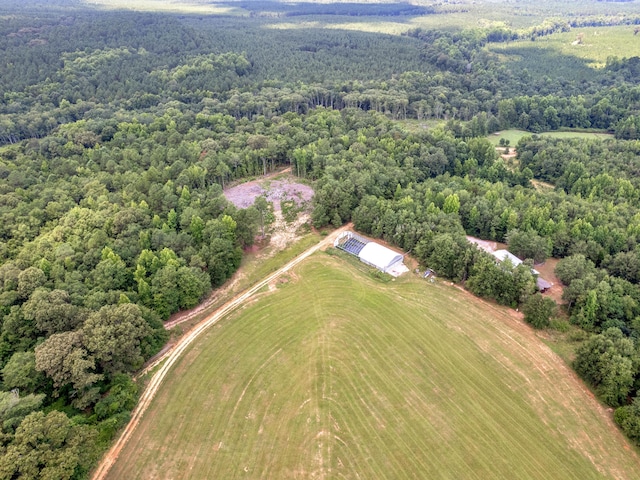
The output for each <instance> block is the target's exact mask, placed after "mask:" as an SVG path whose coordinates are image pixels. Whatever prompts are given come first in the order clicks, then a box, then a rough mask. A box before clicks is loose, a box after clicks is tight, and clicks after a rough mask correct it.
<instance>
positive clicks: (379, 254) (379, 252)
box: [333, 232, 409, 277]
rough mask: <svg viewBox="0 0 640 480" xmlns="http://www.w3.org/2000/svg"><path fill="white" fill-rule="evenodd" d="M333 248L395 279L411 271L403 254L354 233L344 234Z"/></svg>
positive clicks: (337, 239) (339, 236) (334, 243)
mask: <svg viewBox="0 0 640 480" xmlns="http://www.w3.org/2000/svg"><path fill="white" fill-rule="evenodd" d="M333 246H334V247H336V248H339V249H340V250H344V251H345V252H347V253H350V254H351V255H354V256H356V257H358V258H359V259H360V261H361V262H363V263H366V264H367V265H371V266H372V267H375V268H377V269H378V270H380V271H381V272H384V273H388V274H390V275H393V276H394V277H397V276H399V275H402V274H403V273H405V272H408V271H409V270H408V268H407V267H406V265H405V264H404V263H403V261H404V256H403V255H402V254H400V253H398V252H394V251H393V250H391V249H390V248H387V247H383V246H382V245H380V244H379V243H376V242H371V241H369V240H368V239H367V238H364V237H361V236H360V235H358V234H356V233H353V232H342V233H341V234H340V235H338V238H336V240H335V242H333Z"/></svg>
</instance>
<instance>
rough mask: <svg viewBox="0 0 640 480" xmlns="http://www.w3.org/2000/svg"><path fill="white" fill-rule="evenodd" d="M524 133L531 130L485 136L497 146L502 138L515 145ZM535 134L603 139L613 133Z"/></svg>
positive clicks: (508, 131)
mask: <svg viewBox="0 0 640 480" xmlns="http://www.w3.org/2000/svg"><path fill="white" fill-rule="evenodd" d="M526 135H533V133H531V132H526V131H524V130H515V129H513V130H503V131H501V132H497V133H492V134H491V135H489V136H488V137H487V138H488V139H489V141H490V142H491V143H492V144H493V145H496V146H498V144H499V142H500V139H501V138H504V139H505V140H509V146H510V147H515V146H516V144H517V143H518V142H519V141H520V139H521V138H522V137H524V136H526ZM537 135H544V136H545V137H553V138H585V139H595V138H599V139H601V140H602V139H605V138H613V135H611V134H610V133H594V132H543V133H538V134H537Z"/></svg>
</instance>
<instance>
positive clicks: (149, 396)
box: [92, 224, 353, 480]
mask: <svg viewBox="0 0 640 480" xmlns="http://www.w3.org/2000/svg"><path fill="white" fill-rule="evenodd" d="M351 228H353V226H352V225H351V224H348V225H345V226H343V227H341V228H339V229H338V230H336V231H335V232H333V233H332V234H331V235H329V236H328V237H327V238H324V239H323V240H321V241H320V242H319V243H317V244H316V245H314V246H313V247H310V248H309V249H307V250H305V251H304V252H303V253H301V254H300V255H298V256H297V257H296V258H294V259H293V260H291V261H290V262H289V263H287V264H286V265H285V266H283V267H282V268H280V269H278V270H276V271H275V272H274V273H272V274H271V275H269V276H268V277H266V278H264V279H263V280H262V281H260V282H258V283H256V284H255V285H254V286H253V287H251V288H249V289H247V290H245V291H244V292H243V293H241V294H239V295H237V296H236V297H234V298H233V299H232V300H230V301H229V302H227V303H226V304H225V305H223V306H222V307H220V308H219V309H218V310H216V311H215V312H213V313H211V315H209V316H207V317H206V318H205V319H203V320H202V321H201V322H200V323H198V324H197V325H196V326H195V327H194V328H193V329H192V330H191V331H190V332H189V333H187V335H185V336H184V337H182V338H181V339H180V341H179V342H178V343H176V344H175V345H174V346H173V347H172V348H171V349H170V350H168V351H167V352H166V353H165V354H164V355H162V356H161V357H159V358H158V359H156V361H155V362H153V363H152V364H150V365H149V366H147V368H146V370H147V371H148V370H150V369H152V368H154V367H155V366H156V365H158V364H159V363H160V362H162V361H163V360H165V359H166V362H165V363H164V364H163V365H162V367H161V368H160V369H159V370H158V371H157V372H156V374H155V375H154V376H153V377H152V378H151V381H150V382H149V384H148V385H147V388H146V389H145V390H144V392H143V394H142V395H141V396H140V400H139V401H138V404H137V405H136V408H135V409H134V410H133V412H132V413H131V420H129V423H128V424H127V426H126V427H125V429H124V430H123V431H122V433H121V435H120V437H119V438H118V440H117V441H116V442H115V443H114V444H113V445H112V447H111V448H110V449H109V451H108V452H107V454H106V455H105V456H104V457H103V459H102V461H101V462H100V464H99V465H98V467H97V468H96V470H95V472H94V473H93V476H92V479H93V480H102V479H104V478H105V477H106V475H107V473H108V472H109V469H110V468H111V466H112V465H113V464H114V462H115V461H116V459H117V458H118V454H119V453H120V451H121V450H122V448H123V447H124V446H125V444H126V443H127V440H129V438H130V437H131V434H132V433H133V431H134V430H135V428H136V427H137V426H138V423H139V422H140V419H141V418H142V416H143V415H144V412H145V411H146V410H147V407H148V406H149V404H150V403H151V400H153V397H154V396H155V394H156V392H157V391H158V389H159V388H160V386H161V384H162V381H163V380H164V377H165V376H166V375H167V372H168V371H169V370H170V369H171V367H172V366H173V364H174V363H175V362H176V361H177V360H178V358H179V357H180V355H182V354H183V353H184V351H185V350H186V349H187V347H189V345H191V343H192V342H193V341H194V340H195V339H196V338H198V336H199V335H200V334H201V333H202V332H204V331H205V330H206V329H207V328H209V327H210V326H211V325H214V324H215V323H217V322H218V321H219V320H220V319H221V318H223V317H225V316H226V315H227V314H229V313H231V312H232V311H233V310H235V309H236V308H238V307H239V306H241V305H242V304H243V303H244V302H246V301H247V300H248V299H249V297H251V296H252V295H253V294H254V293H256V292H257V291H258V290H260V289H261V288H262V287H264V286H265V285H268V284H269V282H272V281H273V280H275V279H276V278H278V277H279V276H280V275H282V274H283V273H285V272H287V271H288V270H290V269H291V268H293V267H295V266H296V265H297V264H298V263H300V262H302V261H303V260H304V259H305V258H307V257H308V256H309V255H311V254H313V253H315V252H316V251H318V250H320V249H321V248H322V247H325V246H327V245H332V244H333V240H334V239H335V237H336V236H337V235H338V234H340V233H341V232H343V231H346V230H349V229H351Z"/></svg>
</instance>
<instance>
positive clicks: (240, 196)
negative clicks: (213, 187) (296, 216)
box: [224, 178, 313, 211]
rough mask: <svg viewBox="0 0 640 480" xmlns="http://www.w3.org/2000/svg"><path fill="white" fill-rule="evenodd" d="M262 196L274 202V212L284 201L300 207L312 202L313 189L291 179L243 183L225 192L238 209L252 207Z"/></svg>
mask: <svg viewBox="0 0 640 480" xmlns="http://www.w3.org/2000/svg"><path fill="white" fill-rule="evenodd" d="M261 195H265V196H266V197H267V201H268V202H273V208H274V210H276V211H280V202H281V201H282V200H293V201H295V202H296V204H297V205H300V204H302V203H305V202H308V201H309V200H311V198H312V197H313V189H312V188H311V187H310V186H309V185H304V184H302V183H296V182H294V181H293V179H289V178H287V179H284V180H270V179H268V178H263V179H259V180H254V181H252V182H246V183H241V184H240V185H236V186H235V187H231V188H229V189H228V190H225V192H224V196H225V197H226V198H227V200H229V201H230V202H231V203H233V204H234V205H235V206H236V207H238V208H247V207H250V206H251V205H253V202H255V200H256V198H257V197H259V196H261Z"/></svg>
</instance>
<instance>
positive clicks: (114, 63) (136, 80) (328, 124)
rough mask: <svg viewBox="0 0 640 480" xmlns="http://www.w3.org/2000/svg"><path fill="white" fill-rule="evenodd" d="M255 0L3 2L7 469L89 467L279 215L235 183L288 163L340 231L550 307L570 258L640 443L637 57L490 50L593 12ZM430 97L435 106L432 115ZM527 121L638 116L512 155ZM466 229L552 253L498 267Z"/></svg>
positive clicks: (611, 382)
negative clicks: (526, 55) (174, 342)
mask: <svg viewBox="0 0 640 480" xmlns="http://www.w3.org/2000/svg"><path fill="white" fill-rule="evenodd" d="M245 3H246V5H244V7H246V8H248V7H251V8H253V9H254V11H255V12H257V13H260V12H263V11H265V10H268V11H269V12H271V13H273V14H274V15H261V14H255V15H253V14H252V15H250V16H247V17H243V18H233V17H210V16H197V15H192V16H178V15H159V14H150V13H132V12H126V13H122V12H116V11H96V10H88V9H83V8H82V7H80V6H79V4H77V3H76V2H74V1H71V0H70V1H68V2H58V5H59V6H58V7H51V6H49V7H47V8H46V9H42V8H35V6H34V5H36V3H34V4H31V3H27V4H26V6H25V7H24V8H23V9H19V8H18V7H19V6H18V5H17V4H11V3H9V4H7V5H5V6H4V7H0V10H2V11H1V12H0V13H2V16H0V52H2V53H1V54H0V144H1V145H2V146H1V147H0V218H1V221H0V239H1V241H0V323H1V328H0V370H1V376H2V377H1V378H2V384H1V387H2V389H1V391H0V405H2V408H1V409H0V417H1V420H2V423H1V424H0V432H1V435H0V478H8V479H12V478H40V477H42V478H58V479H68V478H77V479H79V478H86V477H87V475H88V472H89V471H90V469H91V467H92V465H93V464H94V462H95V461H96V459H97V458H98V456H99V455H100V454H101V452H102V451H103V450H104V448H105V447H106V446H107V445H108V444H109V442H110V441H111V439H112V437H113V435H114V434H115V433H116V432H117V430H118V429H119V428H120V427H121V426H122V425H123V424H124V423H125V422H126V421H127V419H128V415H129V412H130V410H131V409H132V407H133V406H134V405H135V402H136V398H137V388H138V387H137V384H136V383H135V382H134V381H133V380H132V377H131V375H132V374H133V373H134V372H135V371H136V370H138V369H139V368H140V367H141V366H142V364H143V363H144V361H145V360H147V359H149V358H150V357H151V356H152V355H153V354H154V353H156V352H158V351H159V350H160V349H161V348H162V346H163V345H164V343H165V342H166V341H167V333H166V331H165V329H164V328H163V323H162V322H163V321H164V320H166V319H167V318H168V317H169V316H170V315H171V314H172V313H175V312H177V311H179V310H181V309H187V308H191V307H193V306H195V305H197V304H198V303H199V302H200V301H201V300H202V299H203V298H204V297H205V296H206V295H207V294H208V293H209V292H210V290H211V289H212V288H215V287H217V286H219V285H221V284H223V283H224V282H225V280H227V279H228V278H229V277H230V276H231V275H232V274H233V272H234V271H235V270H236V269H237V268H238V266H239V264H240V260H241V258H242V252H243V248H245V247H248V246H250V245H252V243H253V241H254V238H255V237H256V235H257V233H258V230H259V227H260V219H261V211H260V210H259V208H260V207H255V206H254V207H250V208H248V209H244V210H239V209H237V208H235V207H233V206H232V205H230V204H229V203H228V202H227V201H226V200H225V199H224V196H223V195H222V191H223V188H224V187H225V186H226V185H227V184H228V183H229V182H233V181H237V180H242V179H245V178H250V177H256V176H259V175H263V174H265V173H268V172H272V171H275V170H277V169H279V168H281V167H283V166H291V167H292V172H293V174H294V175H296V176H298V177H300V178H301V179H302V181H306V182H310V183H312V184H313V186H314V189H315V191H316V195H315V199H314V204H313V212H312V222H313V224H314V225H315V226H316V227H319V228H320V227H324V226H326V225H333V226H336V227H337V226H340V225H342V224H343V223H345V222H348V221H353V222H354V223H355V226H356V228H357V229H358V230H359V231H362V232H364V233H367V234H370V235H372V236H375V237H379V238H383V239H385V240H386V241H389V242H391V243H393V244H395V245H397V246H398V247H400V248H402V249H403V250H404V251H406V252H410V253H411V254H412V255H414V256H415V257H416V258H417V259H418V260H419V261H420V262H421V263H423V264H425V265H428V266H430V267H431V268H433V269H434V270H436V271H437V272H438V274H440V275H442V276H445V277H447V278H450V279H452V280H454V281H456V282H462V283H464V285H465V286H466V288H468V289H469V290H470V291H472V292H473V293H475V294H476V295H479V296H483V297H488V298H491V299H494V300H495V301H497V302H499V303H501V304H504V305H509V306H513V307H518V306H522V307H523V308H524V311H525V318H526V319H527V320H528V321H530V322H531V323H532V324H533V325H534V326H536V327H548V326H549V324H550V317H551V314H552V311H553V307H554V306H553V305H552V304H551V305H550V304H549V301H548V299H546V298H545V297H541V296H540V294H539V293H537V292H536V286H535V278H534V276H533V274H532V273H531V268H530V267H531V265H532V262H540V261H544V259H546V258H547V257H550V256H554V257H559V258H562V260H561V261H560V263H559V265H558V269H557V275H558V277H559V278H560V279H561V280H562V282H563V284H564V285H566V288H565V291H564V298H565V300H566V302H567V303H566V310H567V315H568V316H569V318H570V319H571V322H572V323H573V324H574V325H576V326H577V327H578V328H579V329H580V330H579V331H581V332H584V339H585V341H584V343H583V344H582V345H581V346H580V347H579V348H578V351H577V354H576V361H575V365H574V366H575V368H576V371H577V372H578V373H579V374H580V375H581V376H582V377H583V378H584V379H585V380H586V381H587V382H588V383H590V384H591V386H592V387H593V388H594V389H595V391H596V392H597V393H598V395H599V397H600V398H601V399H602V401H603V402H605V403H607V404H608V405H611V406H612V407H616V408H617V410H616V414H615V418H616V421H617V422H618V423H619V425H620V426H621V427H622V429H623V430H624V431H625V432H626V433H627V434H628V435H629V436H630V437H631V438H632V439H634V440H636V441H640V400H636V399H635V398H636V396H637V395H638V390H639V389H640V355H639V351H638V339H639V338H640V320H638V319H640V246H639V244H640V183H639V181H638V168H639V167H640V162H639V160H638V158H639V153H640V140H639V139H640V85H639V84H638V82H639V79H640V75H638V69H639V68H640V61H639V60H638V58H637V57H636V58H630V59H629V58H618V57H615V58H614V57H611V58H610V60H609V61H608V63H607V66H606V67H605V68H603V69H601V70H590V74H589V75H588V76H585V75H583V73H584V71H585V69H587V68H588V67H586V66H585V64H584V62H581V61H579V60H577V59H575V58H569V57H561V56H558V55H548V56H547V57H544V58H541V59H540V61H542V62H548V65H549V69H548V70H549V71H551V70H553V69H554V68H556V69H557V71H558V72H563V73H566V76H562V77H561V76H559V75H558V76H556V77H553V78H551V77H549V76H548V75H543V74H539V73H537V72H528V71H526V70H518V69H514V68H511V67H512V65H510V64H509V63H508V62H507V61H505V60H504V59H502V58H500V57H499V56H497V55H495V54H492V53H491V52H490V51H489V50H488V49H487V48H486V46H487V44H489V43H491V42H508V41H510V40H513V39H516V38H532V39H535V38H536V37H537V36H540V35H548V34H550V33H553V32H556V31H560V30H562V29H566V28H571V27H572V26H574V25H575V24H579V23H576V22H582V24H588V23H585V22H588V21H596V19H591V20H589V19H588V18H587V17H584V18H582V19H573V20H572V21H571V22H568V23H567V22H557V21H554V20H549V21H547V22H545V23H543V24H542V25H540V26H538V27H535V28H530V29H524V30H521V31H516V30H513V29H509V28H502V27H500V28H498V27H487V28H474V29H468V30H461V31H457V30H443V31H434V30H425V29H416V30H411V31H409V32H408V33H407V34H406V35H402V36H400V35H397V36H395V35H383V34H377V33H365V32H356V31H347V30H339V29H335V30H333V29H321V28H313V27H308V28H304V29H296V28H272V27H273V26H274V25H276V26H277V25H278V24H277V23H276V24H272V23H269V22H271V21H272V19H271V17H272V16H275V17H278V18H279V17H281V16H282V17H288V21H290V20H291V18H289V17H296V18H297V17H300V16H303V17H304V16H330V17H350V16H359V15H372V16H377V17H385V16H394V17H396V16H406V15H417V14H422V15H424V14H428V15H432V14H434V15H435V14H437V13H436V12H433V11H430V10H428V11H427V10H424V9H422V10H420V12H417V11H416V9H417V8H418V7H413V6H410V5H406V4H402V5H395V6H394V5H377V6H375V7H374V6H369V7H367V8H364V7H362V6H358V5H357V4H349V3H347V4H340V5H333V4H332V5H313V6H306V7H304V8H303V7H300V6H299V5H296V6H294V5H289V4H287V5H284V4H280V3H275V2H245ZM30 5H31V6H30ZM367 9H368V10H367ZM16 12H19V14H16ZM310 18H312V17H310ZM589 18H590V17H589ZM572 22H573V23H572ZM602 22H603V23H602V25H608V24H614V23H616V24H620V23H622V24H634V23H637V18H636V17H632V16H630V17H625V18H624V19H622V20H621V19H620V18H618V19H617V20H616V19H614V18H609V19H604V20H602ZM630 37H631V38H632V37H633V30H630ZM372 58H375V59H376V61H375V62H371V59H372ZM408 118H413V119H417V120H420V121H424V122H430V123H429V125H434V124H437V126H433V127H432V128H429V129H420V130H419V131H416V132H414V133H410V132H409V131H407V130H406V129H404V128H403V127H402V126H401V124H400V123H399V122H397V121H398V120H405V119H408ZM511 127H517V128H521V129H526V130H528V131H530V132H532V133H534V134H535V133H539V132H543V131H548V130H557V129H562V128H592V129H593V128H595V129H599V130H605V131H609V132H611V133H614V134H615V138H612V139H609V140H590V141H583V140H579V141H578V140H572V139H551V138H548V137H542V136H536V135H531V136H527V137H525V138H524V139H523V140H521V141H520V143H519V144H518V145H517V159H516V160H517V161H516V162H514V163H510V162H507V161H505V160H503V159H502V158H501V157H500V156H499V155H498V153H497V152H496V149H495V148H494V146H493V145H492V144H491V143H490V142H489V141H488V140H487V139H486V138H485V137H486V135H487V134H488V133H491V132H496V131H499V130H501V129H504V128H511ZM532 179H537V180H542V181H545V182H548V183H550V184H552V186H553V188H551V189H548V190H538V189H536V188H534V185H533V184H532V182H531V180H532ZM466 234H470V235H475V236H478V237H481V238H484V239H490V240H497V241H501V242H506V243H508V244H509V248H510V249H511V250H512V251H513V252H514V253H516V254H517V255H519V256H520V257H522V258H527V259H530V260H527V261H526V262H525V264H523V265H522V266H518V267H514V266H513V265H510V264H508V263H503V264H501V265H497V264H496V263H495V262H494V260H493V258H492V257H490V256H488V255H487V254H485V253H482V252H480V251H479V250H477V249H476V248H475V247H473V246H472V245H470V244H469V243H468V242H467V241H466V239H465V235H466Z"/></svg>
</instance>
